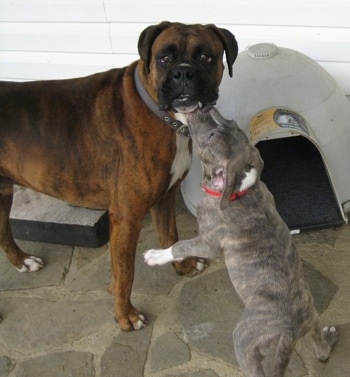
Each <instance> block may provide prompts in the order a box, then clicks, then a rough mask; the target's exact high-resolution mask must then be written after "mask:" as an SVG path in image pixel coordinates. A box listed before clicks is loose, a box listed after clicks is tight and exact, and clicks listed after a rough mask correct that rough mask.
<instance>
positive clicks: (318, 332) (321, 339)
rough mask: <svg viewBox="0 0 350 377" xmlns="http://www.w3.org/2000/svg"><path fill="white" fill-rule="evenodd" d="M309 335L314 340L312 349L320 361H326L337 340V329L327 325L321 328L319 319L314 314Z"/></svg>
mask: <svg viewBox="0 0 350 377" xmlns="http://www.w3.org/2000/svg"><path fill="white" fill-rule="evenodd" d="M311 335H312V338H313V341H314V351H315V355H316V357H317V358H318V359H319V360H320V361H326V360H327V359H328V358H329V354H330V352H331V350H332V348H333V346H334V345H335V343H336V342H337V340H338V331H337V329H336V328H335V327H334V326H327V327H324V328H323V329H322V328H321V325H320V320H319V317H318V315H317V314H316V319H315V323H314V325H313V327H312V329H311Z"/></svg>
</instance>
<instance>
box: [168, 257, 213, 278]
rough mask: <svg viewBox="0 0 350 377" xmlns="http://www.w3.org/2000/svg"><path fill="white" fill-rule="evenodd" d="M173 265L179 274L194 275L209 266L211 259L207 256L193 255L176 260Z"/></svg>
mask: <svg viewBox="0 0 350 377" xmlns="http://www.w3.org/2000/svg"><path fill="white" fill-rule="evenodd" d="M173 265H174V268H175V271H176V273H177V274H178V275H185V276H188V277H193V276H196V275H198V274H200V273H201V272H202V271H203V270H204V269H205V268H206V267H208V266H209V261H208V259H205V258H198V257H191V258H186V259H184V260H183V261H181V262H174V263H173Z"/></svg>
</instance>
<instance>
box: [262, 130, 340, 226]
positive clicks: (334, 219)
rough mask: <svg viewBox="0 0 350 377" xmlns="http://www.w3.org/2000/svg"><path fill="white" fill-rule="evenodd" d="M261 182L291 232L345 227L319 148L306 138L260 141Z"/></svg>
mask: <svg viewBox="0 0 350 377" xmlns="http://www.w3.org/2000/svg"><path fill="white" fill-rule="evenodd" d="M255 146H256V147H257V148H258V149H259V151H260V154H261V157H262V159H263V160H264V170H263V172H262V175H261V180H262V181H263V182H264V183H265V184H266V185H267V187H268V188H269V190H270V191H271V193H272V194H273V196H274V198H275V202H276V207H277V210H278V212H279V213H280V215H281V217H282V218H283V220H284V221H285V222H286V224H287V225H288V227H289V229H290V230H291V231H293V230H295V231H296V232H297V231H303V230H312V229H320V228H326V227H332V226H340V225H342V224H344V222H345V221H344V219H343V217H342V214H341V211H340V209H339V204H338V201H337V198H336V196H335V194H334V191H333V188H332V185H331V182H330V179H329V176H328V173H327V170H326V168H325V166H324V164H323V160H322V157H321V154H320V152H319V150H318V149H317V147H316V146H315V145H314V144H313V143H312V142H311V141H310V140H308V139H307V138H306V137H303V136H293V137H282V138H278V139H270V140H263V141H259V142H258V143H257V144H256V145H255Z"/></svg>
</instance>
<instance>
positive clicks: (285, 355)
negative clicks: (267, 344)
mask: <svg viewBox="0 0 350 377" xmlns="http://www.w3.org/2000/svg"><path fill="white" fill-rule="evenodd" d="M295 343H296V339H295V337H293V336H291V335H290V334H288V333H282V334H281V336H280V338H279V341H278V345H277V349H276V355H275V364H274V368H273V373H272V377H283V376H284V375H285V373H286V370H287V367H288V364H289V361H290V358H291V357H292V353H293V350H294V347H295Z"/></svg>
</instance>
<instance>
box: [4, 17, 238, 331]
mask: <svg viewBox="0 0 350 377" xmlns="http://www.w3.org/2000/svg"><path fill="white" fill-rule="evenodd" d="M138 50H139V54H140V59H139V60H138V61H136V62H134V63H133V64H131V65H130V66H128V67H124V68H121V69H112V70H110V71H107V72H103V73H97V74H94V75H91V76H88V77H83V78H76V79H68V80H54V81H53V80H52V81H51V80H50V81H36V82H25V83H15V82H1V83H0V245H1V246H2V248H3V249H4V250H5V252H6V253H7V256H8V259H9V260H10V262H11V263H12V264H13V265H14V266H15V267H16V268H17V269H18V270H20V271H36V270H38V269H40V268H41V267H42V266H43V262H42V260H41V259H39V258H36V257H35V256H32V255H30V254H28V253H26V252H24V251H22V250H21V249H20V248H19V247H18V246H17V245H16V243H15V242H14V240H13V237H12V234H11V228H10V224H9V213H10V208H11V203H12V196H13V185H14V184H19V185H23V186H26V187H30V188H32V189H34V190H36V191H39V192H42V193H45V194H48V195H51V196H53V197H56V198H59V199H62V200H64V201H66V202H68V203H71V204H73V205H76V206H84V207H89V208H98V209H108V211H109V221H110V249H111V256H112V258H111V259H112V270H113V275H112V282H111V287H110V291H111V293H112V294H113V295H114V296H115V299H116V305H115V317H116V320H117V321H118V322H119V326H120V328H121V329H122V330H126V331H128V330H131V329H140V328H142V327H144V326H145V325H146V323H147V321H146V319H145V317H144V316H143V315H142V314H140V313H139V312H138V311H137V310H136V309H135V308H134V307H133V305H132V304H131V301H130V295H131V289H132V283H133V278H134V261H135V250H136V245H137V241H138V237H139V233H140V230H141V225H142V220H143V218H144V216H145V214H146V212H147V211H148V210H149V209H150V211H151V215H152V219H153V221H154V223H155V226H156V228H157V233H158V238H159V242H160V245H161V247H163V248H166V247H169V246H170V245H172V244H174V243H175V242H176V241H177V239H178V235H177V229H176V224H175V189H176V188H177V187H178V186H179V183H180V181H181V179H182V178H183V177H184V176H185V174H186V172H187V171H188V169H189V167H190V162H191V143H190V139H189V138H188V137H187V134H188V131H187V128H186V124H182V123H181V122H180V121H179V119H180V120H181V119H182V120H183V119H185V118H186V117H185V116H184V115H183V114H184V113H189V112H191V111H193V110H195V109H196V108H197V107H198V106H205V105H206V104H211V105H212V104H214V103H215V102H216V100H217V98H218V87H219V84H220V81H221V78H222V74H223V69H224V65H223V54H224V52H225V54H226V60H227V66H228V70H229V74H230V75H231V76H232V64H233V63H234V61H235V59H236V57H237V53H238V47H237V42H236V40H235V37H234V36H233V35H232V34H231V33H230V32H229V31H228V30H225V29H221V28H218V27H216V26H214V25H184V24H180V23H170V22H162V23H160V24H159V25H155V26H150V27H148V28H147V29H145V30H144V31H143V32H142V34H141V35H140V38H139V42H138ZM198 263H199V262H198V261H197V260H195V259H189V260H187V261H184V262H182V263H176V265H175V268H176V271H177V272H178V273H180V274H189V275H191V274H193V273H196V272H197V269H201V268H200V265H198Z"/></svg>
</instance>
